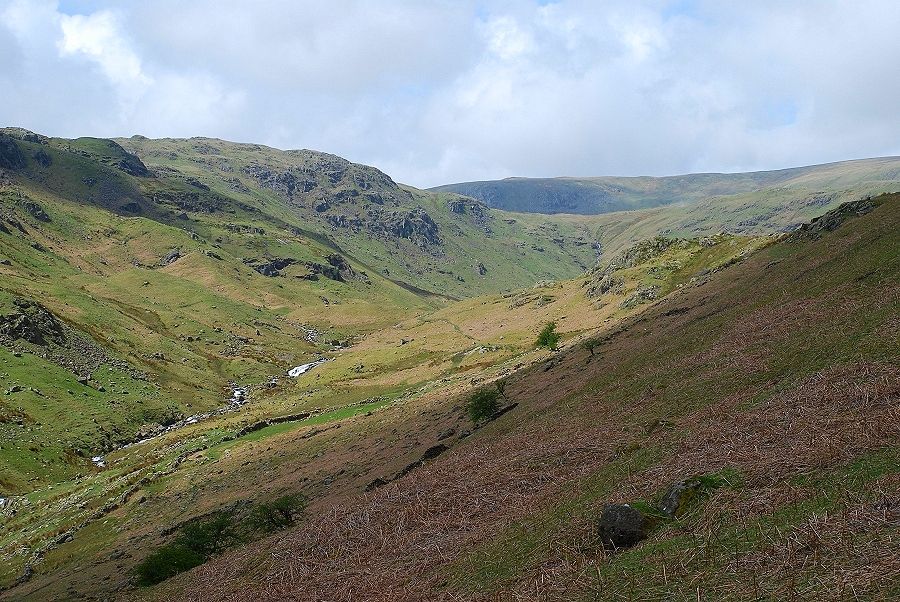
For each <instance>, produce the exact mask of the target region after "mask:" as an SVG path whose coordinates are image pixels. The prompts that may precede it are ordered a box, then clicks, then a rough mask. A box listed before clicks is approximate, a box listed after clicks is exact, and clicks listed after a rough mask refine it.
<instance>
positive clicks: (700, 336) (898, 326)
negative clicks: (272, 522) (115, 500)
mask: <svg viewBox="0 0 900 602" xmlns="http://www.w3.org/2000/svg"><path fill="white" fill-rule="evenodd" d="M898 334H900V195H887V196H882V197H878V198H877V199H873V200H871V201H865V202H859V203H856V204H852V205H844V206H842V207H841V208H839V209H838V210H836V211H835V212H832V213H830V214H827V215H826V216H825V217H823V218H821V219H820V220H819V221H817V222H816V223H814V224H813V225H812V226H810V227H808V228H806V229H804V230H802V231H799V232H796V233H794V234H792V235H790V236H789V237H787V238H785V239H782V240H781V241H779V242H777V243H775V244H773V245H771V246H769V247H767V248H765V249H763V250H761V251H759V252H757V253H755V254H754V255H752V256H751V257H749V258H748V259H746V260H744V261H743V262H741V263H739V264H736V265H734V266H731V267H729V268H727V269H724V270H721V271H719V272H716V273H714V274H712V275H710V276H707V277H703V278H699V279H698V280H697V281H696V282H694V283H693V284H690V285H688V286H685V287H683V288H682V289H681V290H679V291H678V292H676V293H675V294H673V295H670V296H669V297H667V298H665V299H663V300H662V301H660V302H658V303H656V304H654V305H653V306H651V307H650V308H648V309H647V310H646V311H644V312H642V313H641V314H640V315H638V316H636V317H634V318H632V319H630V320H628V321H627V322H625V323H622V324H618V325H616V326H614V327H613V329H612V330H606V331H598V334H597V337H598V338H599V339H600V343H599V346H598V347H597V348H596V349H595V351H594V353H593V354H590V353H589V352H588V351H586V350H585V349H584V348H582V347H575V348H570V349H566V350H563V351H561V352H559V353H558V354H557V355H556V356H555V357H554V358H553V359H551V360H550V361H549V362H547V363H546V364H543V365H538V366H533V367H530V368H528V369H526V370H525V371H521V372H518V373H515V374H513V375H511V376H510V377H509V378H508V385H507V387H506V390H505V397H506V398H507V399H508V401H509V403H518V406H517V407H516V408H515V409H514V410H512V411H510V412H507V413H506V414H504V415H503V416H502V417H500V418H498V419H496V420H494V421H492V422H490V423H488V424H487V425H485V426H484V427H483V428H480V429H478V430H477V431H475V433H474V434H473V435H471V436H468V437H466V438H463V439H458V440H457V439H454V440H453V444H452V446H451V448H450V449H449V451H447V452H445V453H443V454H442V455H441V456H440V457H438V458H437V459H435V460H433V461H432V462H430V463H427V464H426V465H424V466H422V467H420V468H417V469H415V470H413V471H411V472H410V473H409V474H408V475H406V476H405V477H403V478H401V479H399V480H396V481H394V482H392V483H390V484H388V485H385V486H383V487H380V488H377V489H375V490H374V491H372V492H369V493H364V494H360V495H358V496H352V497H349V498H345V499H343V500H341V501H339V502H338V503H337V505H335V506H333V507H332V508H330V509H328V510H319V511H318V512H317V513H316V514H315V515H313V516H309V517H307V518H306V519H305V520H304V521H303V522H302V523H301V524H299V525H298V526H297V527H296V528H295V529H293V530H291V531H289V532H286V533H283V534H281V535H279V536H277V537H276V538H272V539H268V540H264V541H262V542H257V543H255V544H253V545H251V546H248V547H245V548H241V549H238V550H234V551H232V552H229V553H226V554H225V555H223V556H221V557H218V558H216V559H214V560H213V561H211V562H209V563H207V564H206V565H204V566H201V567H199V568H198V569H195V570H194V571H191V572H189V573H186V574H184V575H181V576H179V577H176V578H174V579H172V580H170V581H169V582H166V583H164V584H163V585H161V586H159V587H158V588H156V589H154V590H142V591H140V592H138V593H137V595H139V596H140V597H150V598H154V599H190V600H259V599H272V600H495V599H501V600H580V599H584V600H607V599H608V600H657V599H676V600H677V599H692V600H698V599H703V600H718V599H778V600H789V599H817V600H818V599H834V600H839V599H853V598H855V597H858V598H859V599H885V600H886V599H891V598H894V597H895V596H897V595H898V594H900V582H898V577H897V576H898V575H900V536H898V526H900V506H898V499H900V495H898V494H900V469H898V465H900V446H898V441H900V367H898V360H900V341H898ZM447 403H448V407H452V406H453V405H454V404H457V405H458V404H460V403H461V400H459V399H456V400H452V401H449V402H447ZM697 475H702V476H703V477H704V483H706V484H707V486H706V488H705V489H704V490H703V491H701V492H700V494H699V495H698V496H697V498H698V499H696V500H695V502H694V504H693V506H692V507H691V509H690V510H689V511H688V512H687V513H686V514H684V515H682V516H680V517H678V518H674V519H661V520H660V521H659V522H658V523H657V525H656V527H655V528H654V529H653V530H652V531H650V533H649V536H648V537H647V539H645V540H644V541H642V542H641V543H639V544H638V545H636V546H635V547H632V548H629V549H623V550H608V549H604V548H603V547H602V546H601V545H600V543H599V542H598V539H597V534H596V533H597V529H596V522H597V519H598V517H599V516H600V514H601V512H602V509H603V507H604V505H606V504H610V503H621V502H629V503H632V504H633V505H634V506H635V507H638V508H644V509H646V511H647V512H651V510H649V508H651V507H652V506H653V504H654V503H656V501H657V500H658V499H659V497H660V495H661V494H662V493H663V492H665V491H666V489H667V487H668V486H669V485H670V484H672V483H673V482H676V481H678V480H680V479H684V478H687V477H690V476H697ZM894 599H896V598H894Z"/></svg>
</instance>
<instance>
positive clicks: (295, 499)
mask: <svg viewBox="0 0 900 602" xmlns="http://www.w3.org/2000/svg"><path fill="white" fill-rule="evenodd" d="M304 508H306V498H304V497H303V496H302V495H298V494H288V495H283V496H281V497H279V498H276V499H274V500H272V501H271V502H269V503H267V504H260V505H259V506H257V507H256V509H255V510H254V511H253V516H252V519H251V522H252V524H253V526H254V527H255V528H256V529H257V530H258V531H263V532H264V533H274V532H275V531H279V530H281V529H285V528H287V527H290V526H291V525H293V524H294V520H295V519H296V518H297V516H298V515H299V514H300V513H301V512H303V509H304Z"/></svg>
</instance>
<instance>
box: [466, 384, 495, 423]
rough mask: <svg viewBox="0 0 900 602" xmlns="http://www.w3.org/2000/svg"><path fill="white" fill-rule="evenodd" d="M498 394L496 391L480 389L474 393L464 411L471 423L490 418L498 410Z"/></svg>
mask: <svg viewBox="0 0 900 602" xmlns="http://www.w3.org/2000/svg"><path fill="white" fill-rule="evenodd" d="M499 398H500V392H499V391H498V390H497V389H481V390H479V391H476V392H475V394H474V395H472V397H471V398H469V403H468V404H466V409H467V410H468V412H469V417H470V418H471V419H472V422H479V421H481V420H484V419H485V418H490V417H491V416H492V415H493V414H494V413H495V412H496V411H497V410H498V409H500V401H499Z"/></svg>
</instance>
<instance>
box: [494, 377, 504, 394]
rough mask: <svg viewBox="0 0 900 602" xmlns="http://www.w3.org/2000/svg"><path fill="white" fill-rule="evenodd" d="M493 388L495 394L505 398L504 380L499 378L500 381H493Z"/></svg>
mask: <svg viewBox="0 0 900 602" xmlns="http://www.w3.org/2000/svg"><path fill="white" fill-rule="evenodd" d="M494 386H496V387H497V393H499V394H500V396H501V397H506V393H505V391H506V379H505V378H501V379H500V380H496V381H494Z"/></svg>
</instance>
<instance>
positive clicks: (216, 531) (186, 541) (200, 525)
mask: <svg viewBox="0 0 900 602" xmlns="http://www.w3.org/2000/svg"><path fill="white" fill-rule="evenodd" d="M236 541H237V535H236V533H235V531H234V525H233V523H232V519H231V516H229V515H228V514H225V513H224V512H219V513H216V514H214V515H212V516H211V517H209V518H205V519H202V520H195V521H193V522H190V523H188V524H186V525H185V526H183V527H182V528H181V535H179V537H178V539H177V540H176V543H180V544H181V545H183V546H184V547H186V548H188V549H190V550H193V551H194V552H197V553H198V554H200V555H201V556H203V557H204V558H209V557H210V556H213V555H215V554H220V553H221V552H223V551H225V549H227V548H228V547H229V546H231V545H232V544H234V543H236Z"/></svg>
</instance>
